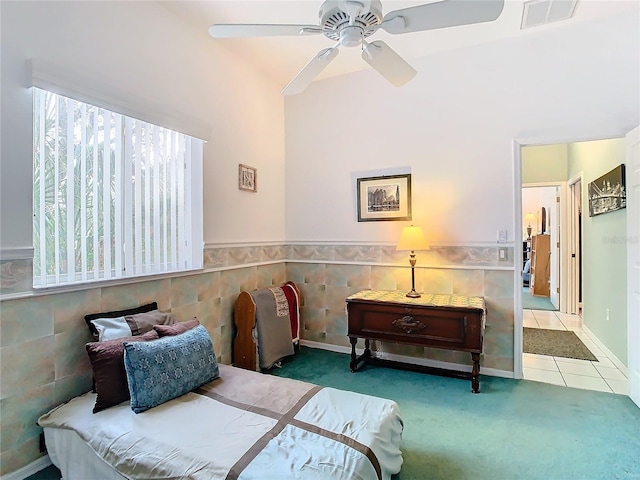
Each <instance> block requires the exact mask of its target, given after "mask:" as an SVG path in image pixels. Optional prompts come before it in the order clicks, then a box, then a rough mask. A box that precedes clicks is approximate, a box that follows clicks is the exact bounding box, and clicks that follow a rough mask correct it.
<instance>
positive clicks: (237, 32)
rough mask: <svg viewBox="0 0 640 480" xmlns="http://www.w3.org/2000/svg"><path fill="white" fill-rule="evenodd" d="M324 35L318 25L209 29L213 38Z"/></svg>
mask: <svg viewBox="0 0 640 480" xmlns="http://www.w3.org/2000/svg"><path fill="white" fill-rule="evenodd" d="M314 33H322V27H319V26H317V25H284V24H280V25H279V24H272V25H268V24H266V25H260V24H217V25H211V26H210V27H209V35H211V36H212V37H213V38H239V37H286V36H294V37H297V36H298V35H310V34H314Z"/></svg>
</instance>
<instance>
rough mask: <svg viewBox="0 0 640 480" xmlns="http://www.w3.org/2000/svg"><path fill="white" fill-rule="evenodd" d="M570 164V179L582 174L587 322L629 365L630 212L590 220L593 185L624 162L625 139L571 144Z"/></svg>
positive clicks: (583, 249) (584, 288)
mask: <svg viewBox="0 0 640 480" xmlns="http://www.w3.org/2000/svg"><path fill="white" fill-rule="evenodd" d="M568 158H569V163H568V166H569V178H572V177H574V176H575V175H577V174H578V173H580V172H582V202H583V203H582V205H583V208H582V233H583V247H582V253H583V256H582V258H583V265H582V268H583V284H582V299H583V303H582V310H583V321H584V324H585V325H586V326H587V327H588V328H589V330H591V331H592V332H593V333H594V334H595V335H596V336H597V337H598V339H599V340H600V341H602V343H604V344H605V345H606V346H607V348H609V350H611V352H613V353H614V354H615V356H616V357H617V358H618V360H620V361H621V362H622V363H624V364H625V365H626V364H627V250H626V248H627V244H626V237H627V210H626V209H622V210H617V211H615V212H610V213H605V214H602V215H597V216H595V217H589V204H588V185H589V182H592V181H593V180H595V179H596V178H598V177H600V176H601V175H604V174H605V173H607V172H609V171H610V170H612V169H613V168H615V167H617V166H618V165H620V164H621V163H624V162H625V144H624V139H613V140H598V141H593V142H580V143H573V144H570V145H569V147H568ZM607 310H608V311H609V320H607Z"/></svg>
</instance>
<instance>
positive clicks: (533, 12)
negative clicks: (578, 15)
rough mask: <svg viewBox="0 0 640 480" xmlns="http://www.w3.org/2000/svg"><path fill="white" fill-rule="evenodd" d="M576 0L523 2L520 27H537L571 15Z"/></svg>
mask: <svg viewBox="0 0 640 480" xmlns="http://www.w3.org/2000/svg"><path fill="white" fill-rule="evenodd" d="M576 3H578V0H530V1H528V2H524V9H523V10H522V25H520V28H521V29H524V28H531V27H539V26H540V25H545V24H547V23H551V22H557V21H559V20H567V19H568V18H571V17H572V16H573V12H574V10H575V9H576Z"/></svg>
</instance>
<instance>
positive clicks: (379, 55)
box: [362, 40, 417, 87]
mask: <svg viewBox="0 0 640 480" xmlns="http://www.w3.org/2000/svg"><path fill="white" fill-rule="evenodd" d="M362 58H363V60H364V61H365V62H367V63H368V64H369V65H371V66H372V67H373V68H374V69H375V70H376V71H377V72H378V73H379V74H380V75H382V76H383V77H384V78H386V79H387V80H388V81H389V82H390V83H391V84H392V85H394V86H396V87H400V86H402V85H404V84H405V83H407V82H408V81H409V80H411V79H412V78H413V77H415V76H416V73H417V72H416V71H415V70H414V69H413V67H412V66H411V65H409V64H408V63H407V62H405V60H404V59H403V58H402V57H401V56H400V55H398V54H397V53H396V52H395V51H394V50H392V49H391V47H389V45H387V44H386V43H384V42H382V41H380V40H376V41H375V42H371V43H369V44H367V46H366V47H365V49H364V50H363V51H362Z"/></svg>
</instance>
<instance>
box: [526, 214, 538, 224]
mask: <svg viewBox="0 0 640 480" xmlns="http://www.w3.org/2000/svg"><path fill="white" fill-rule="evenodd" d="M524 219H525V221H527V222H529V223H531V222H533V223H536V216H535V215H534V214H533V213H531V212H529V213H527V214H526V215H525V216H524Z"/></svg>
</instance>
